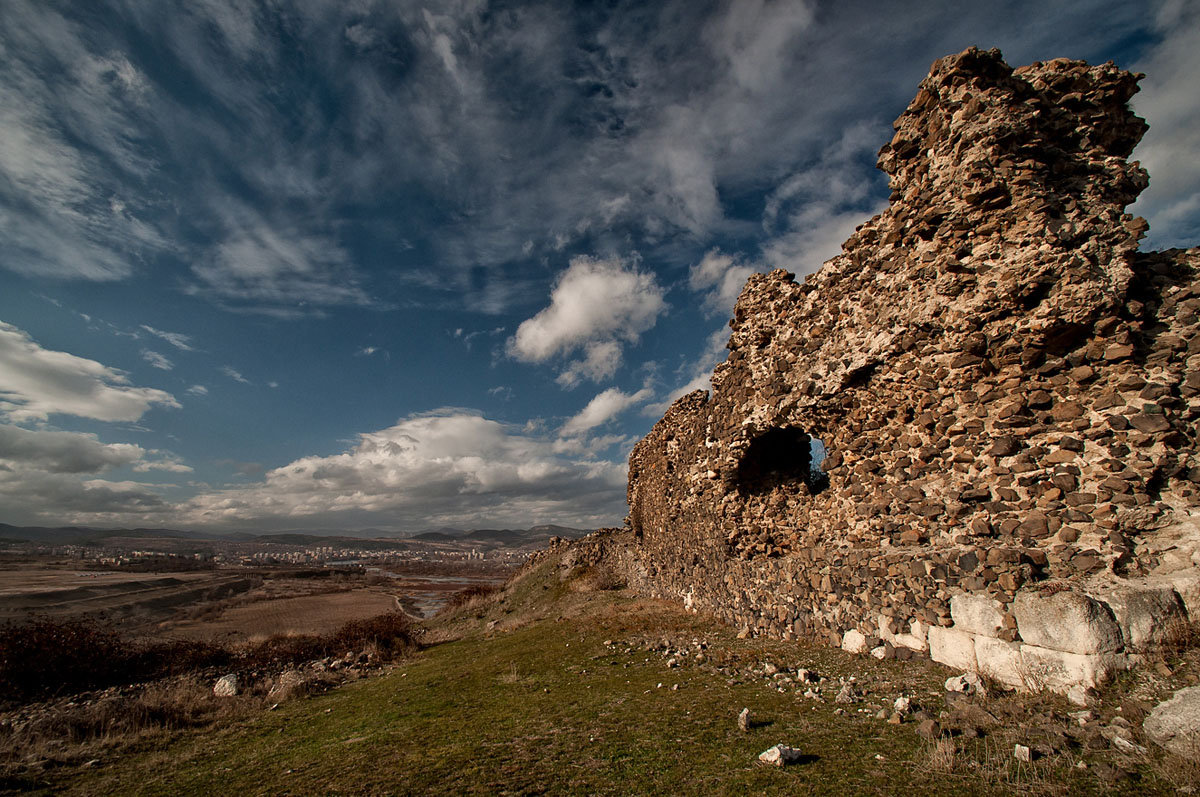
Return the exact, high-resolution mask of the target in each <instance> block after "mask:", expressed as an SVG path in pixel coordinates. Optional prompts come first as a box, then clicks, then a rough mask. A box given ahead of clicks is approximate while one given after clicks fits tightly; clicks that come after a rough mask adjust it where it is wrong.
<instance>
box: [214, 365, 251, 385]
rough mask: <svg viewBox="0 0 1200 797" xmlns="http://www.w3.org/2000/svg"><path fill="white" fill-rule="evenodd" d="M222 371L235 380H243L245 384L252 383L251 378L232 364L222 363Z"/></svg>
mask: <svg viewBox="0 0 1200 797" xmlns="http://www.w3.org/2000/svg"><path fill="white" fill-rule="evenodd" d="M221 373H223V374H225V376H227V377H229V378H230V379H232V380H233V381H234V382H241V383H242V384H243V385H248V384H250V380H249V379H247V378H246V377H244V376H242V374H241V372H240V371H238V370H237V369H236V368H234V367H233V366H232V365H222V366H221Z"/></svg>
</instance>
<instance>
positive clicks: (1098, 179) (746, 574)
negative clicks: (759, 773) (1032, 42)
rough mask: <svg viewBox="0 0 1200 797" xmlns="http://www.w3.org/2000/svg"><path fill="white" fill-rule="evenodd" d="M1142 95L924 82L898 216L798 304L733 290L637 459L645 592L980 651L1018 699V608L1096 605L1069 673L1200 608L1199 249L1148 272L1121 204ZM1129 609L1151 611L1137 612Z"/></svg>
mask: <svg viewBox="0 0 1200 797" xmlns="http://www.w3.org/2000/svg"><path fill="white" fill-rule="evenodd" d="M1138 78H1139V76H1135V75H1131V74H1129V73H1127V72H1124V71H1122V70H1120V69H1118V68H1116V67H1115V66H1113V65H1112V64H1111V63H1110V64H1106V65H1102V66H1088V65H1087V64H1085V63H1082V62H1078V61H1067V60H1056V61H1050V62H1046V63H1037V64H1033V65H1032V66H1027V67H1022V68H1020V69H1016V70H1014V69H1012V68H1010V67H1009V66H1007V65H1006V64H1005V63H1004V62H1003V60H1002V59H1001V57H1000V54H999V53H998V52H997V51H995V50H993V51H990V52H982V51H979V50H976V49H970V50H967V51H965V52H963V53H961V54H959V55H956V56H950V57H946V58H943V59H941V60H939V61H937V62H936V63H935V64H934V65H933V67H932V69H931V71H930V74H929V76H928V77H927V78H926V79H925V80H924V81H922V83H921V86H920V90H919V92H918V93H917V96H916V98H915V99H914V100H913V101H912V103H911V104H910V105H909V107H908V109H907V110H906V111H905V112H904V114H903V115H902V116H901V117H900V118H899V119H898V120H897V121H896V123H895V128H896V133H895V137H894V138H893V139H892V141H891V142H890V143H888V144H886V145H885V146H884V147H883V149H882V150H881V152H880V155H879V166H880V168H881V169H883V170H884V171H885V172H886V173H887V174H888V175H889V176H890V178H891V179H890V186H891V189H892V195H891V204H890V207H889V208H888V209H887V210H886V211H884V212H883V213H882V214H880V215H879V216H876V217H875V218H873V219H871V220H870V221H868V222H866V223H865V224H863V225H862V226H860V227H859V228H858V230H857V231H856V232H855V234H854V235H853V236H852V237H851V238H850V239H849V240H848V241H846V243H845V244H844V245H843V252H842V254H840V255H838V256H837V257H835V258H833V259H832V260H830V261H828V262H827V263H825V265H824V266H823V267H822V268H821V269H820V270H819V271H818V272H817V273H815V274H812V275H810V276H809V277H808V278H806V279H805V280H804V281H803V282H801V283H797V282H796V281H795V280H794V278H793V275H791V274H789V273H787V272H784V271H781V270H780V271H774V272H772V273H770V274H766V275H762V274H758V275H754V276H753V277H751V278H750V280H749V282H748V283H747V285H746V287H745V289H744V291H743V293H742V295H741V297H740V298H739V300H738V302H737V306H736V309H735V315H734V318H733V320H732V321H731V322H730V326H731V328H732V333H731V336H730V341H729V344H728V348H729V356H728V359H727V360H726V362H724V363H722V364H721V365H719V366H718V367H717V369H716V371H715V373H714V375H713V379H712V384H713V389H712V392H711V394H708V393H705V392H703V391H701V392H696V393H692V394H690V395H688V396H685V397H683V398H681V399H680V400H679V401H678V402H676V403H675V405H674V406H672V407H671V408H670V410H669V411H668V412H667V413H666V415H665V416H664V418H663V419H662V420H661V421H659V423H658V424H656V425H655V427H654V428H653V430H652V431H651V432H650V434H649V435H647V437H646V438H645V439H644V440H642V441H641V442H640V443H639V444H638V445H637V446H636V448H635V449H634V451H633V453H632V455H631V457H630V474H629V504H630V524H631V526H632V529H633V532H634V534H635V536H636V538H637V541H638V542H637V545H638V554H639V559H640V562H641V566H642V567H644V569H645V572H646V578H647V579H648V583H650V584H651V585H652V590H653V591H655V592H657V593H659V594H661V595H664V596H671V597H675V598H679V599H682V600H684V601H685V602H687V604H688V605H689V606H694V607H696V608H702V609H705V610H708V611H711V612H713V613H716V614H717V615H720V616H722V617H724V618H725V619H726V620H728V621H729V622H731V623H736V624H740V625H745V626H746V627H747V628H748V629H750V630H751V631H752V632H754V633H767V634H774V635H780V636H785V637H790V636H805V637H809V636H813V635H816V636H823V637H828V638H829V639H830V640H831V641H834V642H837V643H842V642H845V643H846V644H847V645H850V646H852V647H855V648H860V647H863V646H864V645H865V646H866V647H870V648H874V649H875V652H876V655H892V654H893V653H894V652H898V653H899V655H909V651H928V650H929V646H930V645H933V646H934V657H935V658H939V659H940V660H947V659H948V658H949V659H953V660H954V662H955V663H956V666H958V664H959V663H961V664H962V666H966V665H967V664H968V662H967V659H966V652H964V651H967V650H968V649H969V651H970V653H971V657H972V658H971V660H970V662H969V663H972V664H978V662H979V661H980V660H979V659H976V658H974V655H975V648H978V647H980V646H981V645H982V646H984V647H989V648H994V647H995V645H993V642H994V643H996V644H998V645H1000V646H1001V648H1003V651H1001V653H1002V654H1003V656H1004V657H1007V658H1006V659H1005V660H1004V661H1005V666H1009V667H1018V669H1023V672H1022V677H1026V676H1027V671H1028V669H1029V667H1028V666H1027V665H1028V664H1029V662H1031V661H1033V660H1034V659H1035V658H1036V657H1037V656H1038V655H1039V653H1038V650H1034V648H1038V649H1039V650H1040V649H1041V648H1042V647H1044V646H1045V643H1046V642H1047V641H1048V640H1047V639H1044V638H1042V637H1040V636H1039V635H1038V633H1037V632H1036V630H1035V624H1034V620H1033V619H1032V617H1033V614H1035V613H1036V612H1035V610H1037V611H1041V608H1044V606H1045V605H1048V604H1046V603H1045V601H1043V602H1042V603H1038V601H1037V600H1034V599H1027V597H1022V598H1021V599H1020V600H1018V595H1022V596H1030V595H1032V596H1035V598H1036V597H1037V596H1042V597H1044V598H1045V600H1046V601H1050V600H1051V598H1053V600H1054V601H1058V602H1059V603H1061V602H1062V600H1064V599H1060V598H1054V597H1053V596H1054V595H1056V594H1059V593H1061V592H1063V591H1064V588H1063V586H1062V584H1060V583H1059V582H1060V581H1061V582H1062V583H1063V584H1066V585H1067V586H1068V588H1067V589H1066V590H1065V591H1066V592H1069V593H1071V594H1072V595H1075V596H1076V597H1077V598H1078V599H1079V600H1080V601H1083V604H1081V605H1084V604H1085V605H1086V606H1087V607H1092V608H1087V609H1079V611H1082V612H1084V615H1086V616H1087V617H1092V614H1095V615H1096V617H1099V618H1100V619H1099V620H1096V621H1095V622H1094V623H1093V625H1096V624H1097V623H1098V624H1099V625H1100V626H1103V627H1104V629H1103V630H1102V631H1095V634H1099V635H1100V636H1102V637H1103V640H1101V641H1097V640H1096V639H1092V638H1090V637H1089V638H1088V640H1085V641H1084V642H1079V643H1070V642H1068V643H1063V646H1060V648H1058V649H1056V650H1058V651H1059V653H1061V654H1070V655H1084V656H1103V657H1109V658H1111V657H1113V656H1116V657H1121V656H1125V655H1126V654H1128V653H1130V652H1132V651H1134V650H1135V649H1136V648H1137V647H1139V646H1144V645H1145V644H1148V643H1149V641H1148V639H1147V637H1146V634H1142V635H1141V636H1138V634H1137V633H1136V632H1135V631H1133V630H1131V627H1130V623H1135V624H1136V623H1139V622H1140V623H1143V624H1144V620H1145V618H1144V616H1143V615H1144V614H1145V611H1152V613H1154V617H1155V619H1156V620H1161V621H1162V622H1161V623H1160V625H1161V626H1162V627H1164V628H1165V627H1166V625H1167V623H1166V621H1167V620H1168V619H1170V618H1172V617H1182V616H1183V613H1184V606H1185V604H1186V606H1187V608H1188V609H1190V610H1191V611H1192V612H1193V613H1194V612H1200V577H1198V576H1197V572H1198V571H1197V564H1200V526H1197V523H1196V521H1195V519H1194V518H1193V513H1194V512H1195V510H1196V507H1197V504H1198V503H1200V457H1198V455H1197V452H1198V448H1197V442H1198V440H1197V434H1198V431H1197V424H1196V420H1197V418H1198V417H1200V334H1198V333H1200V322H1198V321H1197V315H1198V314H1200V269H1198V267H1200V251H1197V250H1196V249H1189V250H1186V251H1183V250H1172V251H1168V252H1161V253H1141V252H1139V251H1138V248H1137V247H1138V240H1139V239H1140V238H1141V237H1142V235H1143V234H1144V232H1145V230H1146V228H1147V225H1146V222H1145V220H1143V219H1140V218H1133V217H1131V216H1130V215H1129V214H1127V213H1125V212H1124V211H1125V207H1126V206H1127V205H1128V204H1129V203H1130V202H1132V201H1133V200H1134V199H1135V198H1136V196H1137V195H1138V193H1139V192H1140V191H1141V190H1142V189H1143V188H1144V187H1145V186H1146V184H1147V175H1146V173H1145V171H1144V170H1143V169H1142V168H1141V167H1140V165H1139V164H1137V163H1136V162H1135V163H1130V162H1129V161H1128V157H1129V155H1130V154H1131V152H1132V150H1133V148H1134V146H1135V145H1136V144H1137V142H1138V140H1139V139H1140V137H1141V135H1142V134H1143V132H1144V131H1145V129H1146V125H1145V123H1144V122H1143V121H1142V120H1141V119H1139V118H1138V117H1136V116H1135V115H1133V113H1132V112H1131V111H1130V110H1129V107H1128V104H1127V103H1128V100H1129V98H1130V97H1131V96H1132V95H1133V94H1134V92H1135V91H1136V90H1137V87H1136V83H1137V80H1138ZM810 436H811V437H814V438H816V439H819V440H820V441H821V442H822V443H823V444H824V447H825V451H826V454H827V455H826V458H825V459H824V462H823V463H815V462H812V461H811V458H810V451H811V448H810V443H809V439H810ZM1131 591H1132V592H1131ZM1147 591H1149V592H1148V593H1147ZM1132 593H1137V594H1143V593H1146V594H1153V595H1157V596H1158V598H1155V599H1154V600H1151V601H1150V603H1149V604H1146V605H1148V606H1151V607H1152V608H1151V609H1146V610H1145V611H1143V612H1142V614H1137V613H1136V612H1134V614H1136V615H1137V617H1138V618H1141V619H1131V617H1132V615H1130V613H1129V611H1127V610H1125V609H1122V608H1121V607H1122V606H1126V604H1128V603H1129V599H1128V596H1129V595H1130V594H1132ZM1122 596H1124V597H1122ZM1030 601H1032V602H1030ZM1088 601H1091V603H1088ZM1093 603H1094V604H1095V606H1093V605H1092V604H1093ZM1134 603H1135V604H1137V605H1138V606H1141V605H1142V604H1144V603H1145V601H1142V602H1141V603H1138V601H1137V600H1135V601H1134ZM1035 604H1036V605H1035ZM1055 605H1057V604H1055ZM1064 605H1065V604H1064ZM1072 605H1073V606H1074V604H1072ZM1030 607H1033V608H1030ZM1126 608H1127V607H1126ZM1076 609H1078V607H1076ZM1092 609H1095V611H1094V612H1093V611H1092ZM1064 611H1065V610H1064ZM1071 611H1075V609H1072V610H1071ZM972 612H973V613H974V614H972ZM979 612H983V613H984V614H985V615H987V617H988V618H989V619H988V620H987V621H986V622H985V621H978V617H976V615H978V614H979ZM989 612H993V613H994V617H993V615H992V614H989ZM1089 612H1091V614H1089ZM969 616H970V617H972V618H974V619H968V618H969ZM977 621H978V622H977ZM1105 623H1108V624H1109V625H1105ZM1022 625H1024V628H1022ZM1110 625H1111V628H1110V627H1109V626H1110ZM1097 627H1099V626H1097ZM1139 627H1140V626H1139ZM1113 628H1115V629H1117V631H1116V636H1115V639H1114V638H1113V635H1112V633H1111V631H1112V629H1113ZM931 629H932V632H931ZM1093 630H1094V629H1093ZM1105 634H1107V636H1105ZM1031 636H1032V637H1035V638H1037V640H1038V641H1037V643H1036V644H1035V642H1034V640H1033V639H1029V638H1027V637H1031ZM860 637H861V638H862V639H861V640H860ZM1135 637H1136V639H1135ZM980 639H984V640H985V641H983V642H980V641H979V640H980ZM951 647H953V648H954V649H955V651H956V652H954V651H952V652H946V651H947V650H949V649H950V648H951ZM1025 648H1029V651H1028V652H1027V653H1026V654H1025V658H1024V659H1023V660H1021V659H1020V656H1021V654H1022V650H1024V649H1025ZM1068 648H1079V649H1080V650H1079V651H1078V652H1077V651H1075V650H1073V649H1071V650H1068ZM1084 649H1086V650H1084ZM993 652H995V651H993ZM996 655H1000V653H997V654H996ZM1014 656H1015V657H1017V660H1016V662H1017V663H1016V664H1014V659H1013V657H1014ZM1060 658H1061V656H1060ZM989 661H991V659H989ZM1021 661H1024V662H1025V664H1021ZM1105 661H1108V659H1107V658H1106V659H1105ZM948 663H950V662H948ZM1059 663H1061V662H1059ZM1110 663H1111V662H1110ZM1076 664H1078V662H1076ZM1101 664H1103V662H1101V663H1100V664H1098V663H1097V662H1096V661H1089V663H1088V664H1087V667H1090V668H1092V670H1091V671H1093V674H1095V671H1096V668H1097V667H1099V668H1100V671H1101V672H1100V673H1099V674H1100V675H1103V672H1102V671H1103V670H1104V669H1105V668H1104V667H1103V666H1100V665H1101ZM999 666H1000V665H999V664H994V665H993V669H995V668H997V667H999ZM1072 666H1073V665H1072ZM1081 666H1082V665H1080V666H1076V667H1075V671H1076V673H1078V672H1080V671H1081V670H1080V667H1081ZM1084 669H1086V668H1084ZM994 674H995V673H994ZM1014 677H1015V676H1012V677H1007V680H1010V681H1011V680H1013V678H1014ZM1055 677H1058V676H1057V675H1056V676H1053V677H1051V678H1050V680H1051V681H1053V680H1054V678H1055ZM1075 680H1076V681H1078V680H1084V681H1086V680H1095V678H1091V676H1089V678H1076V679H1075Z"/></svg>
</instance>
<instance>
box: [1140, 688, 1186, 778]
mask: <svg viewBox="0 0 1200 797" xmlns="http://www.w3.org/2000/svg"><path fill="white" fill-rule="evenodd" d="M1142 730H1144V731H1145V732H1146V735H1147V736H1149V737H1150V738H1151V739H1153V740H1154V741H1155V742H1156V743H1157V744H1159V745H1162V746H1163V747H1165V748H1167V749H1168V750H1170V751H1171V752H1173V753H1175V754H1176V755H1181V756H1184V757H1185V758H1190V759H1193V760H1195V759H1196V758H1197V757H1200V686H1192V687H1188V688H1187V689H1180V690H1179V691H1178V692H1176V693H1175V694H1174V695H1172V696H1171V698H1170V699H1169V700H1165V701H1163V702H1162V703H1159V704H1158V705H1157V706H1155V707H1154V709H1153V710H1152V711H1151V712H1150V714H1149V716H1147V717H1146V719H1145V720H1144V721H1143V722H1142Z"/></svg>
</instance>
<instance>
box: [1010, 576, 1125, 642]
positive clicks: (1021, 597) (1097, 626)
mask: <svg viewBox="0 0 1200 797" xmlns="http://www.w3.org/2000/svg"><path fill="white" fill-rule="evenodd" d="M1013 615H1014V616H1015V617H1016V619H1017V631H1018V632H1019V633H1020V634H1021V639H1023V640H1024V641H1025V642H1028V643H1029V644H1030V645H1037V646H1039V647H1043V648H1053V649H1055V650H1062V651H1066V652H1068V653H1081V654H1090V653H1113V652H1116V651H1118V650H1120V649H1121V646H1122V644H1123V639H1122V637H1121V629H1120V627H1119V626H1118V625H1117V622H1116V620H1115V619H1113V616H1112V614H1111V613H1110V612H1109V610H1108V607H1107V606H1105V605H1104V604H1103V603H1100V602H1099V601H1097V600H1095V599H1094V598H1090V597H1088V596H1087V595H1084V594H1082V593H1080V592H1074V591H1071V590H1067V591H1063V592H1054V593H1051V594H1044V593H1041V592H1039V591H1037V590H1027V591H1024V592H1019V593H1017V596H1016V599H1015V600H1014V601H1013Z"/></svg>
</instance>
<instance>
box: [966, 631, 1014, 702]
mask: <svg viewBox="0 0 1200 797" xmlns="http://www.w3.org/2000/svg"><path fill="white" fill-rule="evenodd" d="M975 662H976V664H978V665H979V672H980V673H982V674H983V675H986V676H987V677H988V678H991V679H992V680H994V681H998V682H1000V683H1002V684H1004V685H1005V686H1011V687H1014V688H1018V689H1019V688H1023V687H1024V686H1025V682H1024V679H1023V678H1022V676H1021V673H1022V664H1021V646H1020V645H1018V644H1017V643H1016V642H1005V641H1003V640H1001V639H993V638H992V637H988V636H977V637H975Z"/></svg>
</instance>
